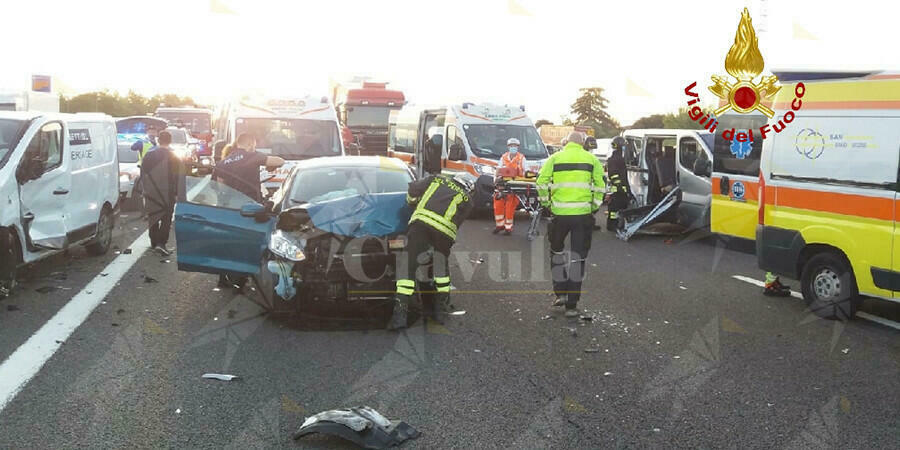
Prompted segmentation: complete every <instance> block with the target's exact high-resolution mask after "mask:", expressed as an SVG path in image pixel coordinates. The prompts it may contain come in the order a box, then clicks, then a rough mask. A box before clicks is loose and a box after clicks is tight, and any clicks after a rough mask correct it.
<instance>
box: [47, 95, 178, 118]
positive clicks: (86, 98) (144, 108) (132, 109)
mask: <svg viewBox="0 0 900 450" xmlns="http://www.w3.org/2000/svg"><path fill="white" fill-rule="evenodd" d="M160 105H165V106H174V107H178V106H195V103H194V100H193V99H192V98H191V97H180V96H178V95H176V94H158V95H154V96H152V97H144V96H143V95H140V94H138V93H136V92H134V91H128V94H126V95H119V93H117V92H110V91H96V92H88V93H84V94H79V95H76V96H73V97H66V96H64V95H63V96H60V99H59V110H60V111H61V112H66V113H76V112H102V113H106V114H109V115H111V116H113V117H127V116H144V115H147V114H151V113H153V112H155V111H156V108H157V107H159V106H160Z"/></svg>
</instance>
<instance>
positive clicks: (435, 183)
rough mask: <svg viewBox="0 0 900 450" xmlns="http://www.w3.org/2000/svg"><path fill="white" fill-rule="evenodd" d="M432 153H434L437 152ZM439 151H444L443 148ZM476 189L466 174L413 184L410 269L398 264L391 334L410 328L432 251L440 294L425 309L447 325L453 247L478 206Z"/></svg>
mask: <svg viewBox="0 0 900 450" xmlns="http://www.w3.org/2000/svg"><path fill="white" fill-rule="evenodd" d="M430 151H432V152H433V151H434V150H433V148H432V149H430ZM437 151H440V148H439V147H438V150H437ZM474 189H475V179H474V177H473V176H472V175H469V174H468V173H465V172H463V173H460V174H459V175H456V176H454V177H452V178H451V177H449V176H445V175H440V174H437V175H429V176H428V177H425V178H422V179H420V180H417V181H413V182H412V183H410V184H409V192H408V193H407V195H406V201H407V203H409V204H410V205H411V206H415V210H414V211H413V213H412V217H411V218H410V220H409V230H408V231H407V233H408V239H409V240H408V243H407V252H406V256H407V265H406V267H405V268H403V267H402V264H403V261H398V277H397V292H396V294H395V296H394V312H393V315H392V316H391V321H390V322H389V323H388V327H387V328H388V330H399V329H402V328H406V327H407V318H406V313H407V311H408V310H409V301H410V299H411V298H412V296H413V294H415V292H416V281H417V280H418V281H420V282H428V281H430V280H428V277H427V275H425V274H420V275H417V271H418V269H419V266H420V265H421V264H423V263H425V262H426V261H427V260H428V255H427V253H428V250H429V248H432V249H434V256H433V260H432V261H433V269H432V270H433V275H434V285H435V291H436V293H435V295H434V299H433V301H432V302H431V304H430V305H423V306H424V307H425V308H426V314H427V315H428V316H430V317H431V318H432V319H434V320H436V321H438V322H443V317H442V316H443V314H445V313H446V312H449V309H450V270H449V266H448V259H449V257H450V247H452V246H453V243H454V242H456V232H457V230H458V229H459V226H460V225H462V223H463V221H464V220H465V219H466V216H468V215H469V212H471V210H472V208H473V206H474V202H473V199H472V193H473V191H474ZM404 269H405V270H404ZM401 277H405V278H401Z"/></svg>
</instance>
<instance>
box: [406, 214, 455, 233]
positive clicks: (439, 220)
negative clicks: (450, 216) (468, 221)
mask: <svg viewBox="0 0 900 450" xmlns="http://www.w3.org/2000/svg"><path fill="white" fill-rule="evenodd" d="M413 217H427V218H428V219H431V220H433V221H435V222H437V223H439V224H440V225H441V226H442V227H444V228H446V229H448V230H450V231H452V232H453V234H456V224H454V223H453V222H450V221H449V220H447V219H446V218H445V217H443V216H441V215H439V214H437V213H435V212H434V211H429V210H427V209H420V210H418V211H416V212H414V213H413Z"/></svg>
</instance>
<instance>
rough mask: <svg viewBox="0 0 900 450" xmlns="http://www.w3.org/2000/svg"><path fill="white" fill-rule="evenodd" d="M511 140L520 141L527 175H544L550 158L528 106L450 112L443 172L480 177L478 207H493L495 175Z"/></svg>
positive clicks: (480, 106) (484, 106) (485, 106)
mask: <svg viewBox="0 0 900 450" xmlns="http://www.w3.org/2000/svg"><path fill="white" fill-rule="evenodd" d="M510 138H516V139H518V140H519V153H521V154H522V156H524V157H525V165H524V166H525V172H526V175H527V174H528V172H533V173H535V174H536V173H537V172H538V171H540V169H541V166H542V165H543V164H544V162H545V161H546V160H547V158H548V157H549V156H550V155H549V153H548V152H547V147H546V146H544V142H543V141H542V140H541V136H540V134H538V131H537V129H536V128H535V127H534V123H533V122H532V121H531V119H530V118H528V115H527V114H526V113H525V107H524V106H509V105H496V104H491V103H481V104H476V103H463V104H461V105H453V106H450V107H448V108H447V109H446V116H445V117H444V133H443V137H442V141H443V142H442V148H443V150H444V151H443V161H442V167H443V172H447V173H454V172H460V171H466V172H469V173H471V174H472V175H475V176H476V177H478V181H477V183H476V194H475V204H476V206H477V207H487V208H490V207H491V205H492V195H493V191H494V175H495V174H496V171H497V166H498V165H499V163H500V157H501V156H503V155H504V154H505V153H506V152H507V146H506V142H507V141H508V140H509V139H510Z"/></svg>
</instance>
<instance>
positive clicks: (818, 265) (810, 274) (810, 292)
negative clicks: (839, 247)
mask: <svg viewBox="0 0 900 450" xmlns="http://www.w3.org/2000/svg"><path fill="white" fill-rule="evenodd" d="M800 284H801V289H802V291H803V299H804V300H805V301H806V304H807V306H809V309H810V310H811V311H812V312H813V313H815V314H816V315H817V316H819V317H822V318H824V319H831V320H849V319H852V318H853V316H854V315H856V309H857V307H859V304H860V302H861V299H860V297H859V290H858V289H857V287H856V279H855V278H854V276H853V271H852V270H851V268H850V265H849V264H848V263H847V261H846V259H844V258H843V257H842V256H841V255H838V254H836V253H833V252H824V253H819V254H817V255H815V256H813V257H812V258H810V259H809V261H807V262H806V264H805V265H804V266H803V273H802V275H801V276H800Z"/></svg>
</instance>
